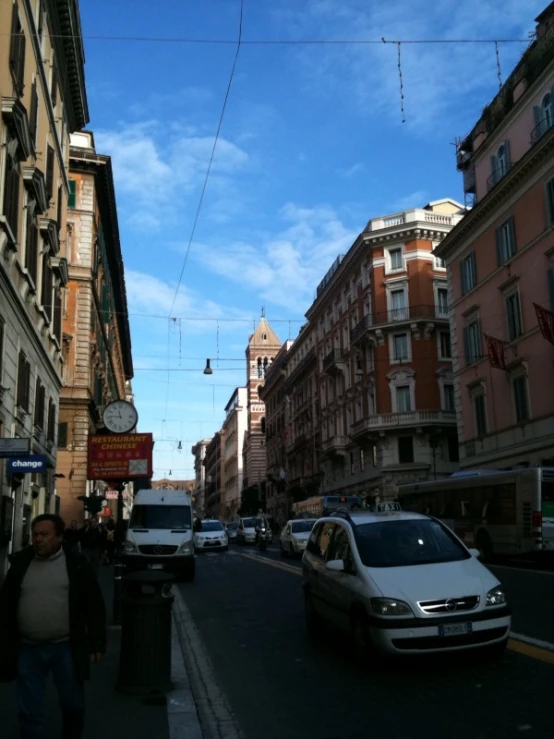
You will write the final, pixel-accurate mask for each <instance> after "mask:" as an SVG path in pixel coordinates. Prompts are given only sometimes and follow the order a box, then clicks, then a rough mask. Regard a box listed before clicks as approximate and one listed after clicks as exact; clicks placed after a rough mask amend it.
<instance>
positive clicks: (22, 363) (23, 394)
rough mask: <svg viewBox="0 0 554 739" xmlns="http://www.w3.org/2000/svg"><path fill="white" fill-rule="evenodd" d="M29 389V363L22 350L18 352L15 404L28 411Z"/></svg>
mask: <svg viewBox="0 0 554 739" xmlns="http://www.w3.org/2000/svg"><path fill="white" fill-rule="evenodd" d="M30 389H31V365H30V364H29V362H28V361H27V357H26V355H25V352H24V351H20V352H19V360H18V365H17V405H18V406H19V407H20V408H23V410H24V411H27V412H29V395H30Z"/></svg>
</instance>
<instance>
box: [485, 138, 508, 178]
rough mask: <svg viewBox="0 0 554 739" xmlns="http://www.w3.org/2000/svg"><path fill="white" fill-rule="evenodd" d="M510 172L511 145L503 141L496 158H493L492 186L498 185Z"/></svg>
mask: <svg viewBox="0 0 554 739" xmlns="http://www.w3.org/2000/svg"><path fill="white" fill-rule="evenodd" d="M509 171H510V145H509V143H508V141H503V142H502V143H501V144H500V146H499V147H498V151H497V152H496V156H492V157H491V176H490V179H489V184H490V185H496V183H497V182H500V180H501V179H502V178H503V177H504V175H506V174H508V172H509Z"/></svg>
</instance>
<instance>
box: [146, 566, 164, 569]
mask: <svg viewBox="0 0 554 739" xmlns="http://www.w3.org/2000/svg"><path fill="white" fill-rule="evenodd" d="M163 568H164V566H163V565H148V569H149V570H163Z"/></svg>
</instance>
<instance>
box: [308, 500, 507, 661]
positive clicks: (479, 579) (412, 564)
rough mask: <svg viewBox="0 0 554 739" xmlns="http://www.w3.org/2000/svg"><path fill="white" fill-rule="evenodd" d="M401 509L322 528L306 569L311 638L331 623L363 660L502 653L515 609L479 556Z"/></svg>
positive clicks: (332, 521) (336, 519) (325, 521)
mask: <svg viewBox="0 0 554 739" xmlns="http://www.w3.org/2000/svg"><path fill="white" fill-rule="evenodd" d="M398 508H399V507H398V504H397V503H388V504H386V505H381V506H378V508H377V510H376V511H374V512H368V511H359V512H352V513H350V514H348V513H345V514H342V515H335V516H329V517H326V518H322V519H320V520H319V521H318V522H317V523H316V525H315V526H314V528H313V530H312V533H311V535H310V539H309V541H308V546H307V549H306V552H305V553H304V557H303V561H302V574H303V586H304V597H305V608H306V624H307V627H308V629H309V630H310V631H314V630H318V626H319V625H320V621H321V619H324V620H327V621H330V622H332V623H333V624H335V625H336V626H338V627H339V628H342V629H344V630H348V631H350V632H351V633H352V636H353V638H354V644H355V646H356V650H357V652H358V654H359V655H364V656H365V655H367V654H369V653H370V652H371V650H372V649H377V650H378V651H383V652H387V653H392V654H396V655H401V654H427V653H431V652H438V653H440V652H448V651H456V650H463V649H483V648H486V649H487V650H488V652H489V653H491V654H494V655H500V654H502V653H503V651H504V649H505V647H506V643H507V641H508V634H509V631H510V623H511V616H510V609H509V608H508V605H507V603H506V595H505V592H504V590H503V588H502V586H501V585H500V583H499V582H498V580H497V579H496V578H495V577H494V575H493V574H492V573H491V572H490V571H489V570H487V569H486V568H485V567H484V566H483V565H482V564H481V562H479V560H478V556H479V553H478V551H477V550H473V549H471V550H470V549H467V547H466V546H465V545H464V544H463V542H462V541H461V540H460V539H458V537H457V536H455V535H454V534H453V533H452V531H450V529H448V528H447V527H446V526H445V525H444V524H443V523H441V522H440V521H438V520H437V519H434V518H432V517H430V516H425V515H423V514H419V513H407V512H402V511H400V510H398Z"/></svg>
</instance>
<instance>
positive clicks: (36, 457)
mask: <svg viewBox="0 0 554 739" xmlns="http://www.w3.org/2000/svg"><path fill="white" fill-rule="evenodd" d="M45 471H46V457H45V456H44V455H43V454H31V455H29V456H28V457H12V458H11V459H9V460H8V472H9V473H10V474H12V475H26V474H27V473H28V472H45Z"/></svg>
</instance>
